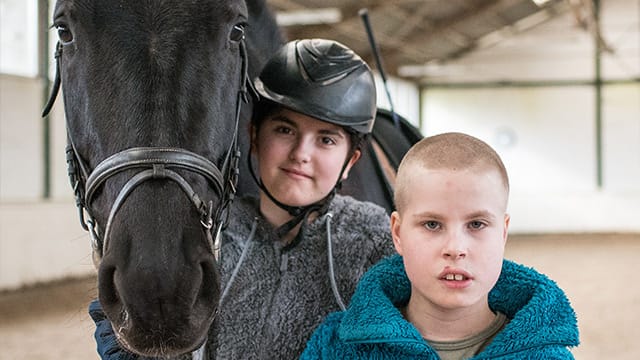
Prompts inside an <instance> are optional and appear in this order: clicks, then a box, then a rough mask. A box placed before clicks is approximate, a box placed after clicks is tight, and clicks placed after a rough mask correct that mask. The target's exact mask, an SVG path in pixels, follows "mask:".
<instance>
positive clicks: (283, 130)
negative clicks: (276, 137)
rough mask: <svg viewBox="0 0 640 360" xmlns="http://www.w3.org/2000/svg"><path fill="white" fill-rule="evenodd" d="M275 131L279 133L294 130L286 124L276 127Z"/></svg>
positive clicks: (287, 132) (288, 132)
mask: <svg viewBox="0 0 640 360" xmlns="http://www.w3.org/2000/svg"><path fill="white" fill-rule="evenodd" d="M275 131H276V132H277V133H279V134H291V133H292V130H291V128H288V127H286V126H278V127H276V128H275Z"/></svg>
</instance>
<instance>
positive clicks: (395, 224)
mask: <svg viewBox="0 0 640 360" xmlns="http://www.w3.org/2000/svg"><path fill="white" fill-rule="evenodd" d="M390 220H391V237H392V238H393V246H394V247H395V248H396V252H397V253H398V254H400V255H402V240H401V239H400V225H401V224H402V219H401V218H400V213H398V212H397V211H394V212H392V213H391V219H390Z"/></svg>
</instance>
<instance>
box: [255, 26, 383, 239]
mask: <svg viewBox="0 0 640 360" xmlns="http://www.w3.org/2000/svg"><path fill="white" fill-rule="evenodd" d="M254 85H255V88H256V90H257V92H258V94H259V95H260V97H261V98H260V100H259V102H258V104H257V106H256V109H255V112H254V116H253V118H252V124H253V126H254V128H255V129H256V130H257V129H259V127H260V123H261V121H262V120H263V119H264V118H265V117H266V116H268V115H269V114H270V112H271V111H273V110H274V109H276V108H278V107H279V106H283V107H285V108H288V109H291V110H293V111H296V112H299V113H302V114H305V115H307V116H311V117H313V118H316V119H318V120H322V121H326V122H328V123H332V124H335V125H339V126H342V127H343V128H345V130H346V131H347V132H348V133H349V134H351V140H352V151H350V153H349V155H348V156H347V159H346V160H345V163H344V165H343V168H342V172H343V171H344V169H345V168H346V166H347V164H348V161H349V159H350V158H351V156H352V155H353V151H354V150H355V149H356V148H358V147H359V146H358V145H359V143H360V142H361V141H362V139H364V138H365V137H366V136H368V134H370V133H371V129H372V128H373V124H374V121H375V115H376V88H375V82H374V79H373V74H372V73H371V69H370V68H369V66H368V65H367V64H366V63H365V62H364V61H363V60H362V59H361V58H360V57H359V56H358V55H357V54H356V53H354V52H353V51H352V50H351V49H349V48H348V47H346V46H344V45H343V44H341V43H339V42H336V41H332V40H325V39H304V40H294V41H291V42H288V43H287V44H285V45H284V46H283V47H282V48H281V49H280V50H279V51H278V52H277V53H276V54H275V55H274V56H273V57H272V58H271V59H270V60H269V61H268V62H267V64H266V65H265V66H264V68H263V69H262V71H261V73H260V75H259V77H258V78H256V79H255V80H254ZM249 159H250V155H249ZM250 168H251V169H252V172H253V167H252V166H251V165H250ZM342 172H341V173H340V175H339V177H338V180H337V183H336V186H335V187H334V189H333V191H331V192H330V193H329V195H327V197H325V198H324V199H322V200H320V201H319V202H317V203H315V204H311V205H309V206H305V207H293V206H289V205H286V204H282V203H280V202H279V201H278V200H277V199H275V198H274V197H273V196H272V195H271V194H270V193H269V191H268V190H267V189H266V188H265V187H264V185H263V184H262V182H261V181H259V180H258V179H257V178H256V176H255V174H254V179H255V180H256V182H257V183H258V185H259V186H260V188H261V189H262V190H263V191H264V192H265V193H266V194H267V195H268V196H269V197H270V198H271V200H272V201H273V202H274V203H276V204H277V205H278V206H279V207H281V208H283V209H285V210H287V211H288V212H289V214H291V215H293V216H294V219H293V220H291V221H290V222H289V223H287V224H285V225H283V226H282V227H281V229H280V230H281V231H280V232H281V234H282V235H284V234H285V233H287V232H288V231H289V230H291V229H292V228H293V227H295V225H297V224H298V223H299V222H300V221H302V220H303V219H304V218H305V217H306V216H308V214H309V213H311V212H312V211H319V212H320V213H323V212H325V211H326V207H327V206H328V203H329V201H330V200H331V198H333V196H334V195H335V192H336V189H337V187H339V185H340V179H341V178H342Z"/></svg>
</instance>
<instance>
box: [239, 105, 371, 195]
mask: <svg viewBox="0 0 640 360" xmlns="http://www.w3.org/2000/svg"><path fill="white" fill-rule="evenodd" d="M252 140H253V143H252V151H253V152H254V154H256V155H257V157H258V165H259V173H260V178H261V179H262V182H263V184H264V186H265V187H266V188H267V189H268V190H269V192H270V193H271V195H273V197H275V198H276V199H277V200H278V201H280V202H281V203H284V204H287V205H290V206H306V205H310V204H312V203H314V202H316V201H319V200H321V199H323V198H324V197H325V196H327V194H329V192H330V191H331V190H332V189H333V187H334V186H335V185H336V182H337V181H338V177H339V176H340V170H341V169H342V166H343V165H344V163H345V161H346V159H347V154H348V153H349V149H350V145H351V140H350V136H349V134H348V133H347V132H346V131H345V130H344V129H343V128H342V127H341V126H338V125H334V124H331V123H328V122H324V121H320V120H317V119H315V118H313V117H310V116H306V115H303V114H300V113H297V112H295V111H292V110H289V109H285V108H283V109H280V110H278V111H276V112H275V113H273V114H271V115H270V116H268V117H267V118H265V119H264V121H263V122H262V124H261V126H260V129H259V130H258V132H257V133H256V132H255V129H254V133H253V136H252ZM359 157H360V152H359V151H356V153H355V154H354V155H353V156H352V157H351V159H349V163H348V164H347V166H346V168H345V170H344V173H343V174H342V179H346V178H347V175H348V173H349V170H350V169H351V167H352V166H353V164H354V163H355V162H356V160H357V159H358V158H359ZM261 201H263V202H264V201H269V199H268V197H266V196H262V197H261Z"/></svg>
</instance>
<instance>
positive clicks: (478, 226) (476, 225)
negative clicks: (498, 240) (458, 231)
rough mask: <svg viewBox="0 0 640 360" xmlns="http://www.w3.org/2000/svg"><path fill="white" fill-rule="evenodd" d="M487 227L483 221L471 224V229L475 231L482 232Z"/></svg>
mask: <svg viewBox="0 0 640 360" xmlns="http://www.w3.org/2000/svg"><path fill="white" fill-rule="evenodd" d="M485 226H486V225H485V224H484V223H483V222H482V221H472V222H470V223H469V227H470V228H471V229H473V230H480V229H482V228H484V227H485Z"/></svg>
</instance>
